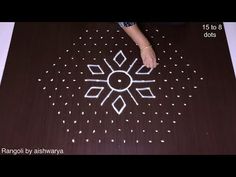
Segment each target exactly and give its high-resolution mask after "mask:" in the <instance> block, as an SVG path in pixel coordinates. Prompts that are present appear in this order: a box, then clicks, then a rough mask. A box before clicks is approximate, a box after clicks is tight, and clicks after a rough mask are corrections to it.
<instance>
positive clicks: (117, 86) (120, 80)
mask: <svg viewBox="0 0 236 177" xmlns="http://www.w3.org/2000/svg"><path fill="white" fill-rule="evenodd" d="M107 81H108V82H107V83H108V86H109V87H110V88H111V89H112V90H115V91H117V92H124V91H126V90H127V89H128V88H129V87H130V86H131V85H132V77H131V76H130V75H129V74H128V73H127V72H126V71H123V70H116V71H113V72H111V73H110V74H109V75H108V77H107Z"/></svg>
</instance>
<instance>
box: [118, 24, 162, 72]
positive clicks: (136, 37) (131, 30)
mask: <svg viewBox="0 0 236 177" xmlns="http://www.w3.org/2000/svg"><path fill="white" fill-rule="evenodd" d="M123 30H124V31H125V32H126V33H127V34H128V36H129V37H130V38H131V39H132V40H133V41H134V42H135V43H136V44H137V45H138V47H139V49H140V55H141V58H142V61H143V64H144V65H145V66H146V67H147V68H156V66H157V65H158V63H157V62H156V54H155V52H154V50H153V48H152V46H151V44H150V43H149V41H148V39H147V38H146V37H145V36H144V34H143V33H142V32H141V31H140V29H139V27H138V26H137V24H135V25H132V26H129V27H123Z"/></svg>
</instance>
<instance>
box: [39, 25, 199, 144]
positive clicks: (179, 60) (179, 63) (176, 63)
mask: <svg viewBox="0 0 236 177" xmlns="http://www.w3.org/2000/svg"><path fill="white" fill-rule="evenodd" d="M101 31H102V30H100V29H97V30H96V33H97V34H96V35H98V34H99V32H101ZM115 31H119V30H118V29H116V30H115ZM84 32H85V33H89V30H87V31H86V30H85V31H84ZM106 32H107V34H106V35H112V34H114V31H113V30H111V29H109V30H106ZM146 32H148V33H151V36H149V37H151V38H153V39H154V38H156V39H157V41H158V38H160V37H161V38H162V40H163V41H165V40H167V39H166V35H161V36H158V33H159V34H160V33H161V32H160V31H159V30H158V29H147V31H146ZM117 35H118V36H110V38H111V39H112V40H116V39H121V40H124V34H123V33H121V32H120V31H119V32H117ZM82 36H83V35H81V36H80V37H79V38H78V41H75V42H73V43H72V45H73V46H75V45H76V46H77V45H79V43H80V42H79V41H80V40H82V38H83V37H82ZM95 38H97V39H98V40H101V41H102V40H103V39H104V36H99V37H97V36H92V35H91V36H90V37H89V39H90V40H91V41H92V42H93V43H92V45H93V47H94V48H96V47H98V45H97V42H98V41H96V40H97V39H96V40H95ZM165 43H167V45H168V47H169V48H172V52H173V53H171V54H172V56H166V57H160V58H163V60H161V61H162V62H161V65H162V66H163V68H164V70H163V69H162V72H160V71H158V72H157V73H158V75H161V74H162V73H163V75H165V76H167V75H166V74H165V73H168V75H169V76H170V75H172V74H173V71H172V69H173V68H171V67H174V68H178V71H177V70H176V69H175V71H177V72H179V73H181V74H185V73H190V72H185V71H186V70H188V71H190V70H191V66H192V64H190V63H187V62H186V61H184V56H183V53H181V52H179V51H180V50H179V49H177V48H176V46H175V43H174V42H173V41H165ZM88 45H89V44H88V43H82V44H81V45H80V48H76V52H77V54H78V55H80V53H81V51H83V50H84V49H86V50H87V53H88V54H92V53H94V52H93V51H92V50H91V49H89V50H88ZM103 45H105V46H107V47H108V46H109V41H106V40H104V41H103ZM162 45H163V44H162V42H161V41H158V42H156V45H155V43H154V45H153V46H155V47H157V50H158V48H159V47H160V48H162ZM114 46H116V47H118V46H120V45H119V44H118V43H115V44H114ZM114 46H113V47H114ZM123 46H124V47H128V46H129V45H128V44H127V43H123ZM113 50H114V49H112V50H108V52H109V53H113ZM71 51H72V49H70V48H68V49H65V53H66V54H67V55H66V56H63V55H60V56H59V57H56V58H57V59H58V60H57V61H58V62H60V61H64V62H66V63H53V64H52V65H51V67H53V68H57V67H59V66H61V65H62V66H64V69H60V70H58V71H57V74H58V75H57V78H56V77H55V78H50V80H49V81H50V82H52V83H53V82H55V81H57V80H58V78H61V81H62V82H61V83H65V82H69V80H70V81H73V82H76V78H74V79H69V78H66V77H65V76H59V74H62V72H63V73H65V71H64V70H67V71H66V73H67V74H68V75H73V74H74V70H72V69H71V66H72V65H70V64H69V61H68V59H70V60H72V61H73V62H74V63H73V66H74V67H75V68H78V69H77V70H76V73H77V74H80V75H83V74H84V73H85V72H86V70H83V69H81V68H80V67H79V66H80V62H83V61H84V62H85V61H86V59H87V56H82V57H81V56H80V57H77V56H69V54H70V52H71ZM128 51H129V52H128V53H134V52H133V49H131V50H128ZM161 51H162V53H163V55H167V51H169V50H168V48H165V49H162V50H161ZM108 52H104V51H103V50H97V53H95V54H96V55H98V54H100V55H101V54H102V53H108ZM114 52H115V51H114ZM75 58H76V60H75ZM96 58H97V56H96V57H92V59H93V61H96ZM160 58H158V59H159V60H160ZM165 59H169V61H173V64H172V66H170V65H169V64H164V63H163V61H165ZM65 60H67V61H65ZM75 62H77V63H75ZM161 65H160V66H158V67H161ZM183 65H185V67H184V68H183ZM67 68H69V69H71V71H69V70H68V69H67ZM52 70H53V69H52V68H48V69H47V70H46V71H44V73H45V74H46V75H44V77H40V78H38V82H39V83H45V80H46V79H47V80H48V79H49V75H50V73H52V74H53V73H55V72H51V71H52ZM192 73H193V74H195V75H197V74H198V72H197V69H196V68H194V70H193V69H192ZM47 75H48V76H47ZM173 75H174V74H173ZM169 76H167V78H162V79H163V81H164V83H163V85H165V84H168V85H170V84H171V83H173V81H172V79H169ZM192 76H193V75H186V76H185V80H183V78H175V79H174V80H175V82H180V81H181V83H183V81H184V82H185V83H186V81H190V80H192ZM197 77H198V80H204V77H202V76H197ZM43 81H44V82H43ZM70 84H71V83H69V84H68V86H65V88H66V89H67V90H69V89H70V87H71V85H70ZM42 88H43V90H47V91H48V90H49V87H48V85H44V86H43V87H42ZM77 88H79V90H80V88H81V87H80V86H77ZM163 88H164V87H163ZM169 88H170V90H175V89H178V87H177V86H176V88H175V87H172V86H171V87H169ZM180 88H181V89H182V90H187V88H189V87H187V85H183V86H180ZM191 88H193V89H197V88H198V86H197V85H196V84H195V85H193V86H192V87H191ZM54 89H55V91H57V90H58V89H60V85H57V87H54ZM81 90H82V89H81ZM158 90H159V91H161V90H162V86H159V87H158ZM158 90H157V91H158ZM81 92H82V91H81ZM60 94H61V93H57V96H55V95H56V94H52V93H50V95H48V98H49V99H51V100H52V101H51V105H53V106H54V107H55V106H56V105H60V104H58V102H59V101H60V100H58V99H55V97H59V98H60V99H62V98H63V96H62V95H63V94H61V95H60ZM162 94H163V93H162ZM70 95H71V97H70V99H75V92H73V93H72V92H71V93H70ZM163 96H164V97H165V98H169V97H170V96H169V95H168V94H166V95H165V94H163ZM176 97H177V98H181V94H177V95H176ZM187 97H188V98H192V97H193V95H192V94H191V92H190V93H188V96H187ZM66 98H68V97H67V96H65V99H66ZM170 98H172V97H170ZM68 99H69V98H68ZM184 101H188V100H183V102H182V103H181V104H182V106H184V107H186V106H187V103H186V102H184ZM70 102H71V101H70V100H67V101H66V102H65V100H64V107H68V105H69V103H70ZM75 105H76V107H81V108H80V109H79V112H80V114H81V116H84V115H86V114H89V112H88V110H87V111H85V110H82V108H83V107H84V106H81V105H80V103H79V102H75ZM87 105H88V106H91V103H88V104H87ZM151 105H154V106H155V104H153V103H152V104H150V102H147V103H146V106H149V107H150V106H151ZM157 105H158V106H159V108H160V107H162V106H163V105H162V103H158V104H157ZM170 106H172V107H173V106H175V104H174V103H172V104H171V105H170ZM58 109H59V108H58ZM158 112H160V111H159V110H158V109H156V110H154V111H153V113H152V114H150V113H148V115H152V116H153V117H154V118H155V117H156V116H157V115H158ZM93 113H94V114H93V115H97V114H98V113H99V110H98V111H95V112H94V111H93ZM61 114H64V113H63V112H62V111H61V110H58V111H57V115H58V116H59V115H61ZM67 114H68V115H70V114H72V111H70V110H67ZM133 114H134V112H133V111H130V112H129V115H131V116H132V115H133ZM135 114H136V113H135ZM163 114H165V116H171V115H172V114H174V113H172V112H170V111H165V112H163ZM163 114H162V113H161V115H163ZM175 114H177V115H178V116H181V115H182V114H183V113H182V112H178V111H177V112H176V113H175ZM105 115H107V116H108V115H109V112H108V111H105ZM139 115H140V119H141V117H142V116H145V115H147V113H146V112H145V111H141V112H139ZM159 116H160V115H159ZM64 118H65V117H64ZM80 118H81V117H80ZM164 118H165V117H164V116H163V119H164ZM81 119H82V118H81ZM130 120H131V119H125V120H124V121H125V122H126V123H129V122H130ZM92 121H93V120H91V121H90V120H87V121H85V122H86V123H87V124H90V123H91V122H92ZM103 121H105V118H104V120H100V121H99V124H101V123H102V122H103ZM65 122H66V121H65V120H63V121H62V123H63V124H65ZM67 122H69V121H67ZM81 122H82V121H81V120H80V119H79V118H77V120H73V121H72V123H73V124H76V125H78V124H79V123H81ZM135 122H136V123H137V124H139V123H140V120H139V119H138V118H136V120H135ZM147 122H148V123H149V124H152V122H154V121H152V120H148V121H147ZM159 122H160V123H161V124H164V123H165V121H164V120H162V119H160V120H159ZM176 123H177V120H172V124H176ZM110 124H114V120H110ZM69 131H70V128H67V129H66V132H69ZM85 131H86V129H84V130H83V131H82V130H80V131H79V133H78V134H82V132H85ZM118 131H120V132H121V129H118ZM139 131H141V132H143V133H145V132H146V130H145V129H140V130H139ZM104 132H105V134H108V133H110V131H109V132H108V130H107V129H105V130H104ZM130 132H131V133H133V132H134V130H133V129H130ZM153 132H154V133H158V132H159V131H158V130H153ZM167 132H168V133H172V131H171V130H167ZM96 133H97V131H96V130H95V129H94V130H93V131H92V134H96ZM74 136H75V135H74ZM159 138H161V137H159ZM90 140H91V138H90V137H89V136H88V138H86V139H85V140H84V141H85V142H86V143H89V142H91V141H90ZM77 141H78V140H76V137H73V138H72V139H71V142H72V143H76V142H77ZM116 141H117V142H120V143H123V144H125V143H127V139H126V137H122V139H120V140H118V139H115V138H114V139H110V142H111V143H114V142H116ZM154 141H157V140H154V139H147V140H146V142H147V143H149V144H152V143H153V142H154ZM96 142H97V143H102V142H103V141H102V140H101V138H100V139H97V140H96ZM144 142H145V141H144ZM159 142H161V143H164V142H166V140H165V139H163V137H162V139H159ZM135 143H139V144H140V143H141V141H140V139H136V140H135Z"/></svg>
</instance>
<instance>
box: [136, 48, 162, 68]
mask: <svg viewBox="0 0 236 177" xmlns="http://www.w3.org/2000/svg"><path fill="white" fill-rule="evenodd" d="M140 54H141V58H142V60H143V64H144V65H145V66H146V67H147V68H152V69H153V68H156V66H157V65H158V63H157V62H156V54H155V52H154V50H153V48H152V46H147V47H144V48H142V49H140Z"/></svg>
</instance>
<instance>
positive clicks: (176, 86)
mask: <svg viewBox="0 0 236 177" xmlns="http://www.w3.org/2000/svg"><path fill="white" fill-rule="evenodd" d="M202 25H203V23H180V24H178V23H175V24H169V23H142V24H140V27H141V28H142V30H143V32H144V33H145V34H146V36H147V37H148V38H149V39H150V41H151V43H152V44H153V48H154V49H155V51H156V54H157V56H158V62H159V66H158V67H157V68H156V69H154V70H148V69H146V68H142V62H141V59H140V56H139V50H138V48H137V46H136V45H135V44H134V43H133V42H132V41H131V40H130V39H129V38H128V36H126V34H125V33H124V32H123V31H122V29H120V27H119V26H118V24H117V23H93V22H92V23H39V22H38V23H16V26H15V29H14V33H13V38H12V43H11V46H10V50H9V55H8V59H7V63H6V68H5V71H4V75H3V80H2V85H1V87H0V147H1V148H8V149H16V148H28V149H48V150H50V149H62V150H63V152H64V154H235V153H236V128H235V125H236V109H235V108H236V107H235V105H236V94H235V90H236V85H235V78H234V73H233V67H232V64H231V60H230V55H229V50H228V47H227V42H226V37H225V34H224V30H218V31H217V32H216V37H215V38H204V37H203V34H204V32H205V31H204V30H203V29H202ZM214 25H217V26H219V25H221V24H216V23H215V24H214ZM115 56H117V57H115ZM125 57H126V58H125ZM136 58H137V59H136ZM125 59H127V60H125ZM1 153H3V152H1Z"/></svg>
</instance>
